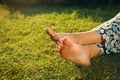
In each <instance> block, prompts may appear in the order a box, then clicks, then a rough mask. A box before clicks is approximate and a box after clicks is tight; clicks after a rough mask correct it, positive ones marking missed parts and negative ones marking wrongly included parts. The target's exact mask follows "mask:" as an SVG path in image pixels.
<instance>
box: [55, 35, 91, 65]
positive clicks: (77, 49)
mask: <svg viewBox="0 0 120 80" xmlns="http://www.w3.org/2000/svg"><path fill="white" fill-rule="evenodd" d="M56 47H57V51H58V52H60V55H61V57H63V58H64V59H67V60H69V61H71V62H73V63H75V64H77V65H82V66H88V65H90V58H89V51H88V49H87V48H86V47H85V46H82V45H78V44H76V43H74V42H73V41H72V40H71V39H70V38H68V37H64V38H63V40H59V41H58V42H57V46H56Z"/></svg>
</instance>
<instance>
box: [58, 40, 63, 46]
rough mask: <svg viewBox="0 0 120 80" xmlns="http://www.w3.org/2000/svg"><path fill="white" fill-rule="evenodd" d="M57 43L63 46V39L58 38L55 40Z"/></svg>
mask: <svg viewBox="0 0 120 80" xmlns="http://www.w3.org/2000/svg"><path fill="white" fill-rule="evenodd" d="M57 45H59V46H61V47H63V41H62V40H61V39H59V40H58V41H57Z"/></svg>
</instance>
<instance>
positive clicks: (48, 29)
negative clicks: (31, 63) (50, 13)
mask: <svg viewBox="0 0 120 80" xmlns="http://www.w3.org/2000/svg"><path fill="white" fill-rule="evenodd" d="M46 32H47V34H48V35H49V36H50V38H51V39H52V40H53V41H54V42H57V41H58V40H59V36H58V35H57V34H56V33H55V32H54V31H52V29H50V28H49V27H47V28H46Z"/></svg>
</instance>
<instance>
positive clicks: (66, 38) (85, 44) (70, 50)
mask: <svg viewBox="0 0 120 80" xmlns="http://www.w3.org/2000/svg"><path fill="white" fill-rule="evenodd" d="M46 32H47V33H48V35H49V36H50V38H51V39H52V40H53V41H54V42H56V49H57V51H58V52H59V53H60V55H61V57H63V58H64V59H66V60H69V61H71V62H73V63H75V64H77V65H82V66H89V65H90V60H91V59H92V58H94V57H97V56H99V52H100V51H99V49H98V47H97V46H96V44H95V43H101V42H102V40H101V36H100V35H99V34H98V33H97V32H95V31H90V32H82V33H63V34H57V33H55V32H54V31H52V30H51V29H50V28H46Z"/></svg>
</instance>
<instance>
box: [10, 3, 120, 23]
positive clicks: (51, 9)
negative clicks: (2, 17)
mask: <svg viewBox="0 0 120 80" xmlns="http://www.w3.org/2000/svg"><path fill="white" fill-rule="evenodd" d="M16 11H20V13H22V14H24V15H25V16H34V15H38V14H39V15H42V14H51V13H57V14H62V13H65V14H72V13H73V12H75V13H76V17H77V18H88V17H91V18H92V19H93V20H94V21H101V22H104V21H106V20H108V19H110V18H112V17H114V16H115V15H116V14H117V13H118V12H119V11H120V6H119V5H114V6H105V5H103V6H102V7H101V6H97V7H95V6H94V7H91V6H87V7H85V6H62V5H59V6H57V5H49V6H48V5H46V6H39V7H25V8H24V7H11V8H10V13H11V14H14V13H15V12H16ZM111 12H112V13H111ZM107 15H109V16H107ZM56 17H57V16H56ZM98 19H99V20H98Z"/></svg>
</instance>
